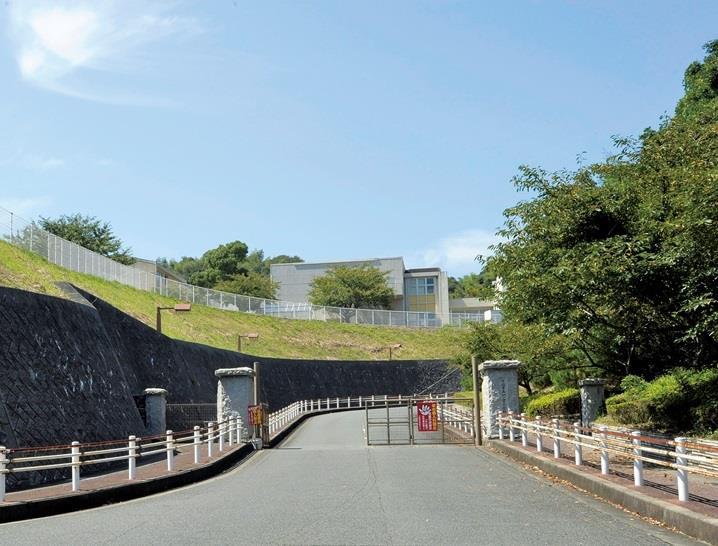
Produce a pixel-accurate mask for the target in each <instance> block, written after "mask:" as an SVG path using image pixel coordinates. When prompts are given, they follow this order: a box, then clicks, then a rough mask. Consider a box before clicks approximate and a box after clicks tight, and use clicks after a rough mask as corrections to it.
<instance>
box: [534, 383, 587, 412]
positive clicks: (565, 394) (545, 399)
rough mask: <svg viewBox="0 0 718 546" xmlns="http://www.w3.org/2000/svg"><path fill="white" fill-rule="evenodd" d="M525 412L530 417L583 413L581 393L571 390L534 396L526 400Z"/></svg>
mask: <svg viewBox="0 0 718 546" xmlns="http://www.w3.org/2000/svg"><path fill="white" fill-rule="evenodd" d="M523 411H524V412H526V414H527V415H528V416H529V417H534V416H536V415H545V416H553V415H572V414H576V413H579V412H580V411H581V393H580V392H579V390H578V389H574V388H570V389H563V390H560V391H555V392H550V393H548V394H538V395H534V396H531V397H530V398H527V399H525V400H524V406H523Z"/></svg>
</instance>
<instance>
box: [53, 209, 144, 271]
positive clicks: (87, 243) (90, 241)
mask: <svg viewBox="0 0 718 546" xmlns="http://www.w3.org/2000/svg"><path fill="white" fill-rule="evenodd" d="M39 225H40V227H41V228H43V229H45V230H46V231H49V232H50V233H52V234H54V235H57V236H58V237H62V238H63V239H67V240H68V241H72V242H73V243H76V244H78V245H80V246H83V247H85V248H87V249H90V250H92V251H94V252H97V253H98V254H102V255H103V256H107V257H108V258H112V259H113V260H115V261H117V262H120V263H123V264H127V265H130V264H133V263H134V262H135V260H134V259H133V258H132V249H130V248H128V247H124V246H123V244H122V241H121V240H120V238H119V237H117V236H116V235H115V234H114V233H113V231H112V226H111V225H110V223H109V222H104V221H102V220H100V219H98V218H96V217H94V216H83V215H82V214H63V215H62V216H59V217H58V218H43V217H40V220H39Z"/></svg>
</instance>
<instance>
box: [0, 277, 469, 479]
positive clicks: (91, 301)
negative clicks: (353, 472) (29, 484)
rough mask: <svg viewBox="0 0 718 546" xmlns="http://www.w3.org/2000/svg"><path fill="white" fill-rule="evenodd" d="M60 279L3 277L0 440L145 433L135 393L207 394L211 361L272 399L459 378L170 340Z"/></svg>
mask: <svg viewBox="0 0 718 546" xmlns="http://www.w3.org/2000/svg"><path fill="white" fill-rule="evenodd" d="M63 289H64V290H65V291H69V292H70V295H71V296H73V297H72V300H66V299H60V298H55V297H52V296H45V295H42V294H35V293H32V292H26V291H22V290H17V289H13V288H4V287H0V445H5V446H7V447H17V446H37V445H51V444H64V443H68V442H69V441H72V440H78V441H80V442H88V441H97V440H107V439H117V438H123V437H126V436H127V435H129V434H138V435H142V434H144V425H143V423H142V420H141V418H140V416H139V413H138V411H137V408H136V406H135V403H134V400H133V398H132V395H133V394H139V393H141V392H142V390H144V389H145V388H146V387H162V388H165V389H167V390H168V391H169V398H168V400H169V402H177V403H179V402H185V403H192V402H214V401H215V398H216V389H217V381H216V378H215V377H214V370H215V369H217V368H231V367H236V366H251V364H252V363H253V362H254V361H258V362H260V363H261V366H262V368H261V369H262V374H261V378H262V393H263V397H264V400H265V401H266V402H268V403H269V405H270V409H277V408H280V407H282V406H284V405H286V404H289V403H290V402H293V401H295V400H300V399H305V398H317V397H327V396H329V397H335V396H348V395H371V394H413V393H420V392H424V391H426V390H431V391H434V392H444V391H453V390H457V389H458V388H459V374H458V371H457V372H452V370H451V369H450V368H449V367H448V365H447V362H445V361H401V360H400V361H391V362H386V361H359V362H348V361H324V360H318V361H315V360H290V359H278V358H265V357H256V356H252V355H244V354H240V353H237V352H233V351H226V350H222V349H216V348H213V347H208V346H206V345H200V344H197V343H189V342H185V341H178V340H173V339H170V338H168V337H166V336H163V335H161V334H158V333H157V332H155V330H154V329H152V328H150V327H148V326H146V325H145V324H143V323H141V322H139V321H137V320H135V319H134V318H132V317H130V316H129V315H126V314H125V313H122V312H121V311H119V310H118V309H116V308H114V307H112V306H111V305H109V304H107V303H106V302H104V301H102V300H100V299H98V298H96V297H95V296H93V295H91V294H88V293H86V292H82V291H79V290H78V291H77V292H78V293H75V294H72V290H73V288H72V287H71V286H69V285H65V286H63ZM83 296H84V298H83ZM26 476H28V475H26ZM11 485H12V484H11Z"/></svg>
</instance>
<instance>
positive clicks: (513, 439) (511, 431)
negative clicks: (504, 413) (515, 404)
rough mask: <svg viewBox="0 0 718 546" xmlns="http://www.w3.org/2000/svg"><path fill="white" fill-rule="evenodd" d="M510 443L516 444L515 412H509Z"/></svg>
mask: <svg viewBox="0 0 718 546" xmlns="http://www.w3.org/2000/svg"><path fill="white" fill-rule="evenodd" d="M509 441H510V442H514V441H516V438H515V436H514V412H513V410H509Z"/></svg>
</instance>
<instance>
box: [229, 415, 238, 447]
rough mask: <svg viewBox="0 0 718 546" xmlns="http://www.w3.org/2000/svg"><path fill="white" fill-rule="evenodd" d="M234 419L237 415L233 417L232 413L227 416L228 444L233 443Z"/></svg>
mask: <svg viewBox="0 0 718 546" xmlns="http://www.w3.org/2000/svg"><path fill="white" fill-rule="evenodd" d="M236 419H237V417H235V416H234V415H232V416H231V417H230V418H229V445H230V446H232V445H234V429H235V425H234V422H235V420H236Z"/></svg>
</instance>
